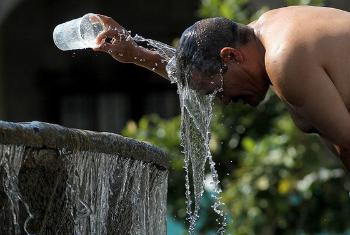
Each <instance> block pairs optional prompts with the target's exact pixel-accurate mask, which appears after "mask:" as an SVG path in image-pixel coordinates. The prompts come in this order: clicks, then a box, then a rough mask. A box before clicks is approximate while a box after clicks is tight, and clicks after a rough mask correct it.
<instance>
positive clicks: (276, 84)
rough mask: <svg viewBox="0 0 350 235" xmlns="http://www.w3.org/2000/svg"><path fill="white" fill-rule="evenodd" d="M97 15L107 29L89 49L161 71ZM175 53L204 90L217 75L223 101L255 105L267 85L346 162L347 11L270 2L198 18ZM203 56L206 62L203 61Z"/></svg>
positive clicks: (349, 143)
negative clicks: (243, 13)
mask: <svg viewBox="0 0 350 235" xmlns="http://www.w3.org/2000/svg"><path fill="white" fill-rule="evenodd" d="M101 18H102V20H103V22H104V23H105V26H106V28H107V29H106V31H105V32H104V33H102V34H101V35H100V36H99V37H98V42H99V46H98V47H97V48H96V49H95V50H96V51H104V52H107V53H109V54H111V56H113V57H114V58H115V59H116V60H118V61H120V62H125V63H135V64H137V65H139V66H142V67H145V68H148V69H152V68H154V67H155V66H154V64H155V63H157V64H158V65H159V66H157V67H156V70H155V72H156V73H158V74H159V75H161V76H162V77H165V78H167V74H166V71H165V63H160V62H161V61H162V58H161V56H160V55H159V54H158V53H157V52H155V51H152V50H148V49H145V48H141V47H138V46H137V44H136V43H135V42H134V41H132V40H126V38H127V36H128V34H127V32H126V31H125V30H124V28H123V27H121V26H120V25H119V24H118V23H116V22H115V21H114V20H112V19H111V18H108V17H105V16H101ZM121 33H122V37H120V35H121ZM107 38H111V39H112V40H111V41H110V40H106V39H107ZM121 54H122V55H123V56H120V55H121ZM135 57H137V58H145V59H146V60H145V61H140V60H136V61H135V60H134V58H135ZM176 61H177V66H178V67H179V68H182V69H185V70H186V69H187V70H186V71H190V72H191V74H192V80H193V84H195V87H196V89H199V90H203V91H205V92H206V93H210V92H212V91H213V90H215V89H217V88H218V87H217V86H218V84H222V83H221V82H218V81H219V79H223V85H222V88H223V89H222V91H220V92H219V93H218V94H217V95H218V97H219V98H221V100H222V101H223V102H224V103H229V102H231V101H233V102H234V101H237V100H242V101H243V102H245V103H248V104H250V105H252V106H256V105H258V104H259V103H260V102H261V101H262V100H263V99H264V97H265V94H266V92H267V90H268V89H269V87H270V88H271V89H272V90H273V91H274V93H276V95H277V96H278V97H279V98H280V99H281V100H282V101H283V102H284V103H285V104H286V105H287V107H288V110H289V112H290V114H291V116H292V118H293V120H294V122H295V124H296V126H297V127H298V128H299V129H300V130H302V131H303V132H305V133H318V134H319V135H320V136H321V137H322V138H323V139H324V140H325V141H326V142H327V143H329V144H328V145H329V148H330V149H331V150H332V151H333V152H334V153H335V154H337V155H338V156H339V158H340V159H341V161H342V162H343V164H344V165H345V167H346V168H347V170H350V114H349V110H350V13H348V12H345V11H341V10H337V9H332V8H323V7H310V6H294V7H287V8H280V9H276V10H271V11H269V12H267V13H265V14H263V15H262V16H261V17H260V18H259V19H258V20H257V21H254V22H252V23H250V24H249V25H240V24H237V23H235V22H232V21H229V20H226V19H223V18H212V19H205V20H202V21H199V22H196V23H195V24H194V25H192V26H191V27H190V28H188V29H187V30H186V31H185V32H184V33H183V35H182V37H181V39H180V45H179V48H178V49H177V52H176ZM208 61H210V62H212V66H209V67H210V68H208V66H204V65H207V64H208ZM203 68H204V69H203ZM153 71H154V70H153Z"/></svg>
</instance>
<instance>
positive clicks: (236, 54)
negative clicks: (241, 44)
mask: <svg viewBox="0 0 350 235" xmlns="http://www.w3.org/2000/svg"><path fill="white" fill-rule="evenodd" d="M220 57H221V59H222V61H223V62H224V63H229V62H233V63H236V64H241V63H243V60H244V59H243V58H244V57H243V54H242V52H241V51H240V50H238V49H236V48H233V47H224V48H222V49H221V51H220Z"/></svg>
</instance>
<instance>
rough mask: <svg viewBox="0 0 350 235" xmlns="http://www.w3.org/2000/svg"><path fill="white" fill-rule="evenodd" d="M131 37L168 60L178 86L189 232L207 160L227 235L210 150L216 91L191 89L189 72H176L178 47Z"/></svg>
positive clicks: (195, 217)
mask: <svg viewBox="0 0 350 235" xmlns="http://www.w3.org/2000/svg"><path fill="white" fill-rule="evenodd" d="M132 39H133V40H134V41H135V42H136V43H140V42H142V43H146V44H147V45H148V46H150V47H151V48H152V49H153V50H155V51H157V52H158V53H159V54H160V55H161V57H162V58H163V59H164V62H165V63H167V66H166V69H167V73H168V78H169V79H170V81H171V82H172V83H175V84H176V85H177V92H178V94H179V99H180V110H181V144H182V146H183V148H184V155H185V159H184V168H185V172H186V176H185V179H186V186H185V187H186V212H187V215H188V218H187V220H188V221H189V233H190V234H192V233H194V232H195V227H196V225H197V221H198V218H199V210H200V201H201V199H202V196H203V192H204V187H203V186H204V175H205V166H206V163H207V162H208V164H209V170H210V174H211V177H212V179H213V180H212V182H211V184H212V188H213V192H212V193H211V195H212V197H213V199H214V204H213V205H212V208H213V210H214V211H215V213H216V214H217V215H218V216H219V219H217V220H216V222H217V225H218V229H217V233H218V234H224V233H225V228H226V218H225V214H224V209H223V207H224V204H223V203H222V202H221V201H220V193H221V188H220V185H219V184H220V181H219V179H218V174H217V171H216V169H215V162H214V161H213V158H212V155H211V152H210V149H209V141H210V123H211V118H212V115H213V114H212V113H213V111H212V106H213V100H214V98H215V92H214V93H213V94H210V95H202V94H200V93H199V92H197V91H195V90H193V89H191V88H190V86H189V83H190V80H191V77H190V73H189V72H188V71H177V70H178V66H177V65H176V58H175V54H176V49H175V48H172V47H170V46H168V45H166V44H164V43H161V42H158V41H155V40H152V39H146V38H143V37H141V36H139V35H136V36H134V37H132ZM193 56H195V55H193ZM180 73H183V74H185V79H184V80H185V81H184V83H183V82H182V81H180V78H179V77H180V76H181V75H179V74H180ZM221 79H222V78H221ZM221 82H222V81H221Z"/></svg>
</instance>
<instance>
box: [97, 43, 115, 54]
mask: <svg viewBox="0 0 350 235" xmlns="http://www.w3.org/2000/svg"><path fill="white" fill-rule="evenodd" d="M93 50H94V51H102V52H106V53H109V54H110V53H112V52H113V45H111V44H109V43H107V42H104V43H102V44H101V45H99V46H98V47H95V48H93Z"/></svg>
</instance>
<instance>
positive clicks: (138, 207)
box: [0, 122, 168, 235]
mask: <svg viewBox="0 0 350 235" xmlns="http://www.w3.org/2000/svg"><path fill="white" fill-rule="evenodd" d="M166 168H167V159H166V157H165V155H164V153H163V152H161V151H160V150H159V149H157V148H155V147H152V146H150V145H148V144H145V143H142V142H139V141H135V140H132V139H129V138H125V137H121V136H119V135H115V134H109V133H95V132H91V131H83V130H76V129H68V128H64V127H61V126H58V125H52V124H46V123H39V122H32V123H22V124H15V123H7V122H0V178H1V183H0V234H3V235H7V234H11V235H12V234H15V235H17V234H140V235H143V234H166V221H165V220H166V194H167V174H168V173H167V170H166Z"/></svg>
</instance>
